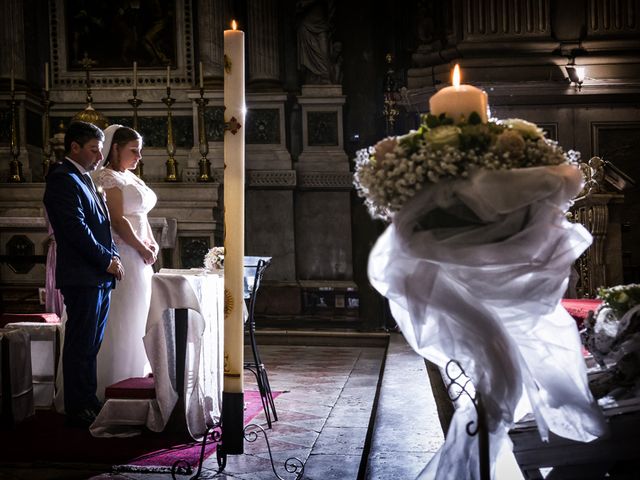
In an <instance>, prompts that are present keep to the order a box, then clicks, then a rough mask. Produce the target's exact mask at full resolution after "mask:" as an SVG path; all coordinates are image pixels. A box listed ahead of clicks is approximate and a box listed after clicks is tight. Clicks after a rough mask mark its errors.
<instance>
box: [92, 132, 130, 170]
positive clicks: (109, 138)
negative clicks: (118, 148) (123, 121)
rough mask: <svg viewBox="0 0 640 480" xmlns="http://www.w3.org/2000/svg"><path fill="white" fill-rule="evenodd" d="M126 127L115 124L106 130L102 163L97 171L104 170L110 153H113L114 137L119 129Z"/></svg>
mask: <svg viewBox="0 0 640 480" xmlns="http://www.w3.org/2000/svg"><path fill="white" fill-rule="evenodd" d="M123 126H124V125H119V124H117V123H116V124H114V125H109V126H108V127H107V128H105V129H104V142H103V144H102V162H100V165H98V168H97V169H96V170H99V169H101V168H104V164H105V162H106V161H107V157H108V156H109V152H110V151H111V144H112V143H113V135H114V134H115V133H116V131H117V130H118V129H119V128H122V127H123Z"/></svg>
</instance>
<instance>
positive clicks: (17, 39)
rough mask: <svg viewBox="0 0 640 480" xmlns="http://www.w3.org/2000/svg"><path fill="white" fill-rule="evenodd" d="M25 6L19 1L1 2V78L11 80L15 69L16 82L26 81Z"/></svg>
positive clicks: (3, 0) (1, 0) (0, 0)
mask: <svg viewBox="0 0 640 480" xmlns="http://www.w3.org/2000/svg"><path fill="white" fill-rule="evenodd" d="M22 9H23V5H22V2H21V1H19V0H0V11H2V12H3V14H2V15H0V51H1V52H3V54H2V55H0V77H2V78H6V79H7V80H9V78H10V76H11V68H12V67H13V71H14V76H15V78H16V81H18V80H24V79H25V65H24V58H25V44H24V14H23V10H22Z"/></svg>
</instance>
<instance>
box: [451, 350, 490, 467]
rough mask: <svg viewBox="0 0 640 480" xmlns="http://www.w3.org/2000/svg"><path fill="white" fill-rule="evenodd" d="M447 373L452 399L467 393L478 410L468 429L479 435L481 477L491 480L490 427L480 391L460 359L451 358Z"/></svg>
mask: <svg viewBox="0 0 640 480" xmlns="http://www.w3.org/2000/svg"><path fill="white" fill-rule="evenodd" d="M454 367H455V368H456V369H457V372H454V371H453V369H454ZM445 374H446V375H447V378H448V379H449V380H451V383H449V385H448V386H447V393H448V395H449V398H450V399H451V401H452V402H456V401H457V400H458V399H460V398H461V397H462V396H463V395H466V396H467V397H469V398H470V399H471V403H472V404H473V406H474V408H475V410H476V414H477V421H476V422H474V421H470V422H469V423H467V426H466V431H467V435H469V436H470V437H474V436H476V435H478V453H479V457H480V479H481V480H490V478H491V468H490V465H489V429H488V428H487V417H486V412H485V409H484V404H483V403H482V397H481V396H480V392H478V391H476V390H475V388H473V384H472V383H471V379H470V378H469V377H467V375H466V373H465V372H464V369H463V368H462V366H461V365H460V363H459V362H458V361H456V360H449V361H448V362H447V364H446V365H445ZM468 387H471V388H472V389H473V391H470V390H469V389H468ZM454 388H455V391H454ZM474 423H475V427H474Z"/></svg>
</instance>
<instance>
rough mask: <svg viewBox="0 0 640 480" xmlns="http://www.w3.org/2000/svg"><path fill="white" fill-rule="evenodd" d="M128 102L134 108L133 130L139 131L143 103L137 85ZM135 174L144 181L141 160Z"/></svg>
mask: <svg viewBox="0 0 640 480" xmlns="http://www.w3.org/2000/svg"><path fill="white" fill-rule="evenodd" d="M136 77H137V76H136V75H134V79H136ZM136 81H137V80H136ZM127 101H128V102H129V105H131V107H133V129H134V130H135V131H138V107H139V106H140V105H142V102H143V101H142V100H140V99H139V98H138V88H137V85H134V86H133V98H130V99H129V100H127ZM133 173H135V174H136V176H137V177H138V178H140V179H143V177H144V163H143V162H142V159H140V160H139V161H138V165H136V168H135V169H134V170H133Z"/></svg>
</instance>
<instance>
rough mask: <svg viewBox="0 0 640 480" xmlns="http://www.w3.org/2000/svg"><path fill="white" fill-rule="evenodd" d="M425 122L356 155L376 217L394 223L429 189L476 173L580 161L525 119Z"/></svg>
mask: <svg viewBox="0 0 640 480" xmlns="http://www.w3.org/2000/svg"><path fill="white" fill-rule="evenodd" d="M422 120H423V121H422V125H421V126H420V128H418V129H417V130H412V131H411V132H409V133H408V134H406V135H402V136H397V137H388V138H385V139H383V140H381V141H380V142H378V143H377V144H376V145H375V146H374V147H369V148H366V149H363V150H360V151H358V152H357V157H356V167H355V175H354V184H355V187H356V191H357V192H358V195H359V196H361V197H364V199H365V204H366V205H367V208H368V209H369V212H370V214H371V216H372V217H374V218H381V219H384V220H390V219H391V218H392V217H393V215H394V214H395V213H396V212H398V211H399V210H400V209H401V208H402V207H403V206H404V205H405V204H406V203H407V201H408V200H409V199H411V198H412V197H414V196H415V195H416V193H417V192H418V191H419V190H421V189H422V188H423V187H424V186H427V185H429V184H435V183H439V182H442V181H444V180H448V179H461V178H468V177H469V175H470V174H471V173H472V172H473V171H474V170H476V169H487V170H507V169H514V168H525V167H541V166H551V165H560V164H563V163H577V161H578V159H579V157H580V155H579V153H578V152H575V151H572V150H571V151H569V152H564V151H563V149H562V148H561V147H560V146H559V145H558V144H557V142H555V141H553V140H550V139H548V138H546V137H545V136H544V133H543V131H542V129H540V128H539V127H538V126H537V125H535V124H534V123H531V122H527V121H525V120H520V119H507V120H496V119H492V120H489V121H488V122H485V123H483V122H482V120H481V118H480V116H479V115H478V114H477V113H475V112H473V113H472V114H471V115H469V118H468V120H463V121H461V122H458V123H455V124H454V121H453V120H452V119H451V118H450V117H448V116H445V115H444V114H440V115H438V116H434V115H430V114H429V115H426V116H424V117H423V119H422Z"/></svg>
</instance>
